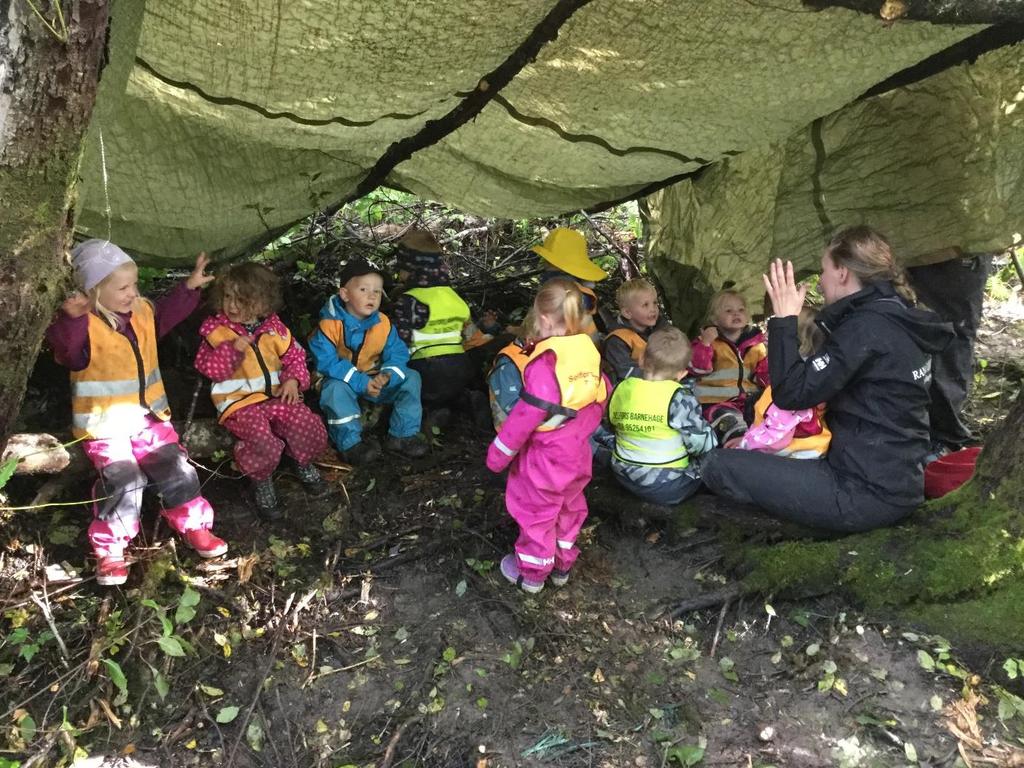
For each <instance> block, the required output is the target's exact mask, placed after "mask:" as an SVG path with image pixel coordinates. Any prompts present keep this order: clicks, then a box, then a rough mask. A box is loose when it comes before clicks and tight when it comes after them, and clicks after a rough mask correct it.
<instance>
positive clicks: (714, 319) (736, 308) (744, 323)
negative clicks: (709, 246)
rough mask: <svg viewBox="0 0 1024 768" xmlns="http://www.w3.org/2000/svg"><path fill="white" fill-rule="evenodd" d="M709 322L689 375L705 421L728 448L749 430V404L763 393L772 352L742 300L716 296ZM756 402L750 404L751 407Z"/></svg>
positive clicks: (729, 293) (734, 294) (730, 294)
mask: <svg viewBox="0 0 1024 768" xmlns="http://www.w3.org/2000/svg"><path fill="white" fill-rule="evenodd" d="M707 318H708V321H709V322H710V325H708V326H707V327H705V328H704V330H703V331H702V332H701V334H700V336H699V337H697V338H696V339H694V340H693V361H692V362H691V363H690V372H691V373H692V374H693V375H694V376H695V377H697V381H696V386H695V390H694V391H695V392H696V395H697V400H698V401H699V402H700V404H701V407H702V408H703V409H704V418H705V419H706V420H707V421H708V423H709V424H711V426H712V427H713V428H714V430H715V435H717V437H718V442H719V443H720V444H722V445H725V444H726V443H727V442H729V441H730V440H732V439H733V438H734V437H740V436H741V435H742V434H743V433H744V432H746V431H747V423H748V419H749V417H747V416H746V409H747V407H748V400H749V399H750V398H751V397H752V396H754V395H756V394H758V393H760V391H761V390H762V389H763V386H762V384H761V383H760V379H761V377H763V376H764V375H765V371H766V370H767V365H768V362H767V361H768V348H767V347H766V346H765V337H764V334H763V333H762V332H761V329H760V328H758V327H757V326H754V325H750V323H749V315H748V314H747V302H746V300H745V299H744V298H743V295H742V294H741V293H739V292H738V291H734V290H732V289H724V290H721V291H719V292H718V293H716V294H715V295H714V296H712V297H711V301H710V303H709V304H708V315H707ZM752 404H753V402H752V401H751V402H750V403H749V405H752Z"/></svg>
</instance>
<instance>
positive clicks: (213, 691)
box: [199, 683, 224, 699]
mask: <svg viewBox="0 0 1024 768" xmlns="http://www.w3.org/2000/svg"><path fill="white" fill-rule="evenodd" d="M199 690H200V691H202V692H203V693H205V694H206V695H207V696H209V697H210V698H212V699H215V698H217V697H218V696H223V695H224V691H222V690H221V689H220V688H214V687H213V686H212V685H203V684H202V683H200V684H199Z"/></svg>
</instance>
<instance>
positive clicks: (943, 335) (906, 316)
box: [818, 281, 954, 355]
mask: <svg viewBox="0 0 1024 768" xmlns="http://www.w3.org/2000/svg"><path fill="white" fill-rule="evenodd" d="M854 310H856V311H858V312H871V313H872V314H875V315H880V316H882V317H884V318H885V319H886V320H888V321H889V322H892V323H894V324H896V325H898V326H899V327H900V328H902V329H903V330H904V331H905V332H906V333H907V335H908V336H910V338H912V339H913V340H914V343H915V344H917V346H918V347H919V348H920V349H921V350H922V351H924V352H927V353H929V354H932V355H934V354H936V353H938V352H941V351H942V350H943V349H945V348H946V346H947V345H948V344H949V343H950V342H951V341H953V338H954V333H953V326H952V324H951V323H947V322H945V321H943V320H942V318H940V317H939V316H938V315H936V314H935V313H934V312H930V311H928V310H925V309H918V308H917V307H912V306H910V305H909V304H907V302H906V300H905V299H904V298H903V297H902V296H900V295H899V294H898V293H897V292H896V289H895V288H893V285H892V283H890V282H888V281H885V282H879V283H872V284H870V285H868V286H866V287H864V288H862V289H861V290H859V291H857V292H856V293H854V294H851V295H849V296H846V297H844V298H842V299H840V300H839V301H837V302H835V303H834V304H831V305H829V306H827V307H825V309H823V310H822V312H821V314H820V315H819V317H818V325H819V326H821V328H822V330H823V331H825V333H828V334H830V333H831V332H832V330H833V329H834V328H836V327H837V326H838V325H839V324H840V323H841V322H843V319H844V318H845V317H846V316H847V315H849V314H850V313H851V312H853V311H854Z"/></svg>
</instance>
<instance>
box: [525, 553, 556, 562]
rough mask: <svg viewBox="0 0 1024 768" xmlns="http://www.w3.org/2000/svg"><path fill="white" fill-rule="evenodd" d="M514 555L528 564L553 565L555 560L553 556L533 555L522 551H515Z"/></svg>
mask: <svg viewBox="0 0 1024 768" xmlns="http://www.w3.org/2000/svg"><path fill="white" fill-rule="evenodd" d="M516 557H518V558H519V559H520V560H522V561H523V562H524V563H529V564H530V565H553V564H554V562H555V558H553V557H534V556H533V555H524V554H523V553H522V552H516Z"/></svg>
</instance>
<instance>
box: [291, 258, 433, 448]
mask: <svg viewBox="0 0 1024 768" xmlns="http://www.w3.org/2000/svg"><path fill="white" fill-rule="evenodd" d="M383 295H384V276H383V274H382V273H381V271H380V270H379V269H377V268H376V267H375V266H373V265H372V264H370V263H369V262H368V261H366V260H365V259H354V260H352V261H350V262H349V263H348V264H346V265H345V267H344V269H342V271H341V277H340V278H339V288H338V293H337V295H336V296H331V298H329V299H328V300H327V303H325V304H324V306H323V309H321V310H320V324H319V326H318V327H317V329H316V331H314V332H313V335H312V336H310V339H309V349H310V351H311V352H312V353H313V357H314V358H315V359H316V369H317V370H318V371H319V372H320V373H321V374H323V375H324V377H325V379H324V384H323V387H322V389H321V391H320V407H321V408H322V409H323V411H324V414H325V415H326V416H327V432H328V434H329V435H330V438H331V441H332V442H333V443H334V444H335V446H337V448H338V450H339V451H341V454H342V456H343V457H344V458H345V460H346V461H348V462H350V463H352V464H369V463H370V462H372V461H374V460H376V459H377V458H378V457H379V456H380V451H379V450H378V449H377V447H376V446H374V445H372V444H370V443H369V442H367V441H366V440H364V439H363V425H362V419H361V417H362V413H361V411H360V407H359V401H360V400H368V401H370V402H372V403H391V404H393V406H394V408H393V410H392V411H391V421H390V423H389V424H388V435H389V437H388V441H387V448H388V449H389V450H391V451H394V452H396V453H401V454H404V455H406V456H409V457H410V458H416V457H419V456H423V455H424V454H426V452H427V444H426V441H425V440H424V439H423V436H422V435H421V434H420V421H421V419H422V417H423V408H422V405H421V404H420V375H419V374H418V373H416V371H414V370H412V369H411V368H410V367H409V348H408V347H407V346H406V345H405V344H404V343H403V342H402V340H401V339H400V338H399V337H398V332H397V331H396V330H395V328H394V326H392V324H391V320H390V319H389V318H388V316H387V315H385V314H384V313H383V312H380V311H379V310H380V302H381V299H382V297H383Z"/></svg>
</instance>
